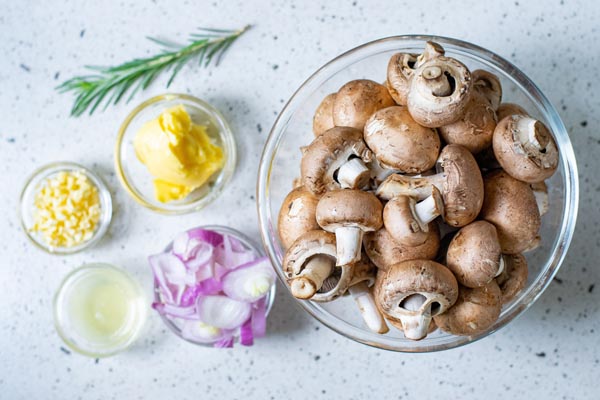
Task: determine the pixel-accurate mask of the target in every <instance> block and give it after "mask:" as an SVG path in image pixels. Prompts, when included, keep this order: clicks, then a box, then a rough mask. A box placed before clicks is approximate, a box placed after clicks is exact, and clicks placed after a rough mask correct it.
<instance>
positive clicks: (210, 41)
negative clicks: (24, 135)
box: [56, 25, 250, 116]
mask: <svg viewBox="0 0 600 400" xmlns="http://www.w3.org/2000/svg"><path fill="white" fill-rule="evenodd" d="M249 28H250V25H247V26H245V27H244V28H242V29H239V30H224V29H208V28H200V29H199V30H198V32H197V33H194V34H192V35H190V42H189V44H187V45H184V46H180V45H177V44H174V43H171V42H167V41H164V40H159V39H155V38H148V39H149V40H151V41H152V42H154V43H156V44H158V45H160V46H162V52H161V53H159V54H157V55H155V56H151V57H148V58H136V59H134V60H131V61H128V62H125V63H123V64H121V65H117V66H114V67H98V66H86V68H87V69H88V70H90V71H93V73H92V74H89V75H83V76H76V77H74V78H71V79H69V80H67V81H65V82H63V83H62V84H61V85H59V86H58V87H57V88H56V89H57V90H58V91H59V92H61V93H66V92H72V93H74V94H75V102H74V104H73V108H72V109H71V115H73V116H80V115H82V114H83V113H85V112H86V111H88V110H89V114H90V115H91V114H92V113H93V112H94V111H95V110H96V109H97V108H98V106H100V104H102V103H104V109H106V107H108V105H110V104H111V103H112V104H117V103H118V102H119V101H120V100H121V99H122V98H123V96H124V95H125V94H126V93H128V92H129V97H128V98H127V102H129V100H131V98H132V97H133V95H134V94H135V93H136V92H137V91H138V90H144V89H146V88H147V87H148V86H149V85H150V84H151V83H152V82H153V81H154V80H155V79H156V78H157V77H158V76H159V75H160V74H161V73H162V72H164V71H171V77H170V78H169V80H168V82H167V87H169V86H170V85H171V83H172V82H173V79H175V77H176V76H177V73H178V72H179V71H180V70H181V68H183V66H184V65H185V64H187V63H188V62H189V61H191V60H193V59H197V60H198V63H199V65H202V66H204V67H206V66H208V65H209V64H210V63H211V62H212V61H213V60H214V63H215V65H218V64H219V61H220V60H221V58H222V56H223V54H224V53H225V51H226V50H227V49H228V48H229V46H231V44H232V43H233V42H234V41H235V40H236V39H237V38H238V37H240V35H242V34H243V33H244V32H246V31H247V30H248V29H249Z"/></svg>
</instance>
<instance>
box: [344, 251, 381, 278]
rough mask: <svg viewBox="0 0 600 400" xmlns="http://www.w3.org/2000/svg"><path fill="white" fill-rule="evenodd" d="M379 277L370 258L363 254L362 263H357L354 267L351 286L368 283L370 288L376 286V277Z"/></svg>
mask: <svg viewBox="0 0 600 400" xmlns="http://www.w3.org/2000/svg"><path fill="white" fill-rule="evenodd" d="M376 275H377V267H376V266H375V264H373V263H372V262H371V260H369V257H368V256H367V255H366V254H365V253H362V257H361V259H360V261H358V262H356V263H355V264H354V265H353V266H352V279H351V280H350V286H354V285H356V284H358V283H361V282H365V281H366V282H367V285H368V286H373V285H374V284H375V277H376Z"/></svg>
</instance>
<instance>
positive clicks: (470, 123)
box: [439, 92, 496, 154]
mask: <svg viewBox="0 0 600 400" xmlns="http://www.w3.org/2000/svg"><path fill="white" fill-rule="evenodd" d="M495 128H496V113H495V112H494V109H493V107H492V106H491V105H490V103H489V101H488V99H486V98H485V97H484V96H483V95H481V94H479V93H477V92H475V93H473V94H472V95H471V100H470V101H469V103H468V104H467V106H466V108H465V111H464V115H463V116H462V117H461V118H460V119H458V120H457V121H455V122H453V123H451V124H448V125H444V126H441V127H440V128H439V132H440V135H441V136H442V137H443V138H444V140H445V141H446V143H454V144H460V145H461V146H464V147H466V148H467V149H469V151H470V152H471V153H473V154H477V153H479V152H481V151H482V150H484V149H486V148H488V147H490V146H491V145H492V136H493V135H494V129H495Z"/></svg>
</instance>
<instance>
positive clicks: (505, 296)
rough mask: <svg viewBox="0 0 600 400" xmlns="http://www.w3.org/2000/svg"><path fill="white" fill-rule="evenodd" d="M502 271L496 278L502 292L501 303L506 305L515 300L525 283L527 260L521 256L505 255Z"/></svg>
mask: <svg viewBox="0 0 600 400" xmlns="http://www.w3.org/2000/svg"><path fill="white" fill-rule="evenodd" d="M503 257H504V271H502V273H501V274H500V275H498V277H497V278H496V283H498V286H499V287H500V291H501V292H502V303H503V304H507V303H509V302H510V301H511V300H512V299H514V298H515V296H516V295H517V294H519V292H520V291H521V290H523V288H524V287H525V284H526V283H527V275H528V274H529V272H528V270H527V259H526V258H525V257H524V256H523V255H522V254H512V255H509V254H505V255H504V256H503Z"/></svg>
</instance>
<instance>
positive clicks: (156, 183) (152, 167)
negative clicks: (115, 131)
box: [115, 94, 236, 214]
mask: <svg viewBox="0 0 600 400" xmlns="http://www.w3.org/2000/svg"><path fill="white" fill-rule="evenodd" d="M235 163H236V147H235V142H234V138H233V134H232V132H231V129H230V127H229V125H228V123H227V121H226V120H225V118H224V117H223V115H222V114H221V113H220V112H219V111H218V110H217V109H215V108H214V107H213V106H211V105H210V104H208V103H206V102H205V101H203V100H200V99H197V98H195V97H192V96H189V95H184V94H164V95H160V96H156V97H153V98H151V99H149V100H146V101H145V102H143V103H142V104H140V105H139V106H137V107H136V108H135V109H134V110H133V111H132V112H131V113H130V114H129V115H128V116H127V118H125V121H124V122H123V124H122V125H121V127H120V129H119V135H118V138H117V144H116V149H115V164H116V171H117V175H118V176H119V180H120V181H121V183H122V184H123V187H124V188H125V190H126V191H127V192H128V193H129V194H130V195H131V197H132V198H133V199H134V200H135V201H136V202H137V203H139V204H141V205H142V206H144V207H147V208H149V209H151V210H153V211H156V212H159V213H163V214H183V213H188V212H192V211H197V210H200V209H201V208H203V207H205V206H206V205H207V204H209V203H210V202H211V201H212V200H214V199H215V198H216V197H217V196H218V195H219V194H220V193H221V192H222V191H223V189H224V187H225V185H226V184H227V182H228V181H229V179H230V178H231V176H232V174H233V171H234V169H235Z"/></svg>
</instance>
